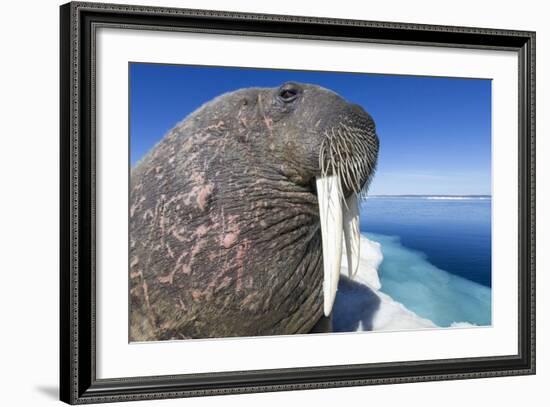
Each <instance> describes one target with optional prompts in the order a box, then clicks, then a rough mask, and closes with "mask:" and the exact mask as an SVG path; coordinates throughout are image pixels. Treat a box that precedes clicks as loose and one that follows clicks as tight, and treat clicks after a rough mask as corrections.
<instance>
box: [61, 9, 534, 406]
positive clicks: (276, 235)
mask: <svg viewBox="0 0 550 407" xmlns="http://www.w3.org/2000/svg"><path fill="white" fill-rule="evenodd" d="M60 13H61V14H60V20H61V43H60V47H61V276H60V291H61V302H60V303H61V310H60V312H61V327H60V328H61V335H60V336H61V378H60V379H61V391H60V394H61V399H62V400H63V401H65V402H67V403H71V404H78V403H99V402H109V401H125V400H141V399H160V398H174V397H189V396H202V395H214V394H230V393H244V392H263V391H279V390H290V389H313V388H327V387H337V386H357V385H370V384H384V383H402V382H413V381H428V380H450V379H462V378H475V377H492V376H501V375H522V374H534V373H535V257H534V256H535V33H533V32H523V31H522V32H518V31H512V30H494V29H481V28H468V27H447V26H426V25H415V24H403V23H389V22H373V21H356V20H339V19H321V18H313V17H296V16H279V15H260V14H246V13H230V12H222V11H208V10H189V9H167V8H155V7H142V6H128V5H111V4H95V3H78V2H77V3H69V4H66V5H63V6H61V10H60Z"/></svg>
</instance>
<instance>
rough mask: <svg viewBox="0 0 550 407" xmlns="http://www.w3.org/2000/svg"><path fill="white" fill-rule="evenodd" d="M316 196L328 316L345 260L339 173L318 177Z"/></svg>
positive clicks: (324, 292) (325, 308)
mask: <svg viewBox="0 0 550 407" xmlns="http://www.w3.org/2000/svg"><path fill="white" fill-rule="evenodd" d="M316 184H317V199H318V201H319V214H320V218H321V239H322V247H323V294H324V307H323V309H324V313H325V316H327V317H328V316H329V315H330V313H331V311H332V305H333V304H334V299H335V298H336V290H337V289H338V279H339V277H340V266H341V261H342V228H343V225H342V216H343V213H342V199H341V191H340V189H341V184H340V177H339V176H338V175H327V176H321V177H317V179H316Z"/></svg>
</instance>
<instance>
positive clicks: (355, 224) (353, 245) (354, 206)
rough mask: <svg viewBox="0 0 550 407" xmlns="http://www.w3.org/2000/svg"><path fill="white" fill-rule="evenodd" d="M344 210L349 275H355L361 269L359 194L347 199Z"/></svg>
mask: <svg viewBox="0 0 550 407" xmlns="http://www.w3.org/2000/svg"><path fill="white" fill-rule="evenodd" d="M343 211H344V239H345V241H346V255H347V258H348V275H349V277H350V278H353V277H355V275H356V274H357V271H358V270H359V255H360V253H359V248H360V243H359V201H358V199H357V194H351V195H350V196H349V197H348V199H346V205H344V208H343Z"/></svg>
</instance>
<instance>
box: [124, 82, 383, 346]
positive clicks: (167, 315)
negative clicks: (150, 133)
mask: <svg viewBox="0 0 550 407" xmlns="http://www.w3.org/2000/svg"><path fill="white" fill-rule="evenodd" d="M377 156H378V138H377V135H376V131H375V125H374V122H373V120H372V118H371V116H370V115H369V114H368V113H367V112H365V111H364V110H363V109H362V108H361V107H360V106H358V105H355V104H352V103H349V102H347V101H346V100H344V99H343V98H342V97H340V96H339V95H337V94H336V93H334V92H332V91H330V90H328V89H325V88H322V87H320V86H316V85H311V84H302V83H295V82H287V83H285V84H283V85H281V86H279V87H276V88H247V89H240V90H237V91H235V92H231V93H227V94H224V95H221V96H219V97H217V98H215V99H213V100H211V101H210V102H208V103H206V104H205V105H203V106H202V107H201V108H199V109H198V110H196V111H195V112H193V113H192V114H191V115H190V116H188V117H187V118H186V119H185V120H184V121H183V122H181V123H180V124H179V125H177V126H176V127H175V128H174V129H172V130H171V131H170V132H169V133H168V134H167V135H166V136H165V137H164V138H163V140H162V141H161V142H159V144H157V146H155V148H153V149H152V150H151V151H150V152H149V153H148V154H147V155H146V156H145V157H144V158H143V159H142V160H141V161H140V162H139V163H138V164H137V165H136V166H135V168H133V169H132V173H131V177H130V179H131V191H130V279H131V290H130V292H131V296H132V300H131V317H132V322H131V337H132V338H133V339H135V340H150V339H167V338H181V337H186V338H187V337H223V336H250V335H268V334H291V333H305V332H309V331H310V330H311V328H312V327H313V325H314V324H315V323H316V322H317V320H318V319H319V318H320V317H321V316H322V315H323V313H324V314H325V315H327V316H328V315H329V314H330V313H331V309H332V305H333V303H334V298H335V295H336V289H337V285H338V279H339V274H340V264H341V256H342V240H345V243H346V253H347V259H348V270H349V272H350V274H351V275H353V274H354V273H355V272H356V271H357V268H358V265H359V246H360V245H359V204H358V202H359V199H360V197H361V194H363V193H364V192H365V191H366V188H367V187H368V184H369V181H370V179H371V178H372V176H373V172H374V169H375V166H376V161H377ZM343 238H344V239H343Z"/></svg>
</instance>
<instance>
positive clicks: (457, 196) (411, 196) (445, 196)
mask: <svg viewBox="0 0 550 407" xmlns="http://www.w3.org/2000/svg"><path fill="white" fill-rule="evenodd" d="M367 198H432V199H491V198H492V195H441V194H434V195H420V194H419V195H410V194H409V195H367Z"/></svg>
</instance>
